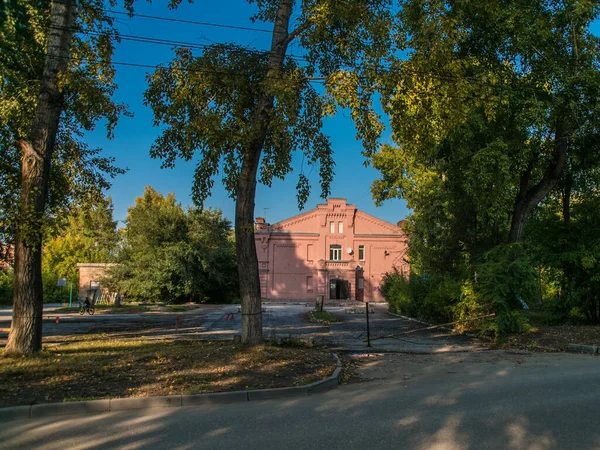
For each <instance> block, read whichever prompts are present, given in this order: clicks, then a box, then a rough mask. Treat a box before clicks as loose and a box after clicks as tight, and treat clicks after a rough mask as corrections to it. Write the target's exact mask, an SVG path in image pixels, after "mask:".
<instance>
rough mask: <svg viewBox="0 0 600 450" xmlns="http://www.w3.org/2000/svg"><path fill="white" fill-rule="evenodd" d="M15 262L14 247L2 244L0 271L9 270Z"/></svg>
mask: <svg viewBox="0 0 600 450" xmlns="http://www.w3.org/2000/svg"><path fill="white" fill-rule="evenodd" d="M14 260H15V248H14V246H12V245H4V244H0V270H8V269H10V268H11V267H12V265H13V263H14Z"/></svg>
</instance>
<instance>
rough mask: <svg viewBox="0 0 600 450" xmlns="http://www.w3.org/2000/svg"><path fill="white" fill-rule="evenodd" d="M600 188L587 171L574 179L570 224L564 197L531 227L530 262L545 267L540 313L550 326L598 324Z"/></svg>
mask: <svg viewBox="0 0 600 450" xmlns="http://www.w3.org/2000/svg"><path fill="white" fill-rule="evenodd" d="M584 183H585V184H584ZM598 186H600V177H599V176H598V174H597V173H594V172H591V173H590V172H588V173H587V176H586V177H585V180H579V181H578V180H575V186H574V187H575V188H576V189H577V191H575V193H573V194H572V205H571V207H570V211H569V220H568V221H565V220H564V211H563V210H562V207H563V205H564V198H561V197H559V196H555V197H553V198H551V199H548V201H547V202H545V204H544V205H543V206H542V208H541V209H540V211H539V213H538V214H537V215H536V216H535V217H534V219H533V220H532V221H531V222H530V224H529V226H528V237H527V245H528V250H529V253H530V254H531V258H532V259H534V260H536V261H537V262H538V264H539V265H540V266H543V267H545V270H544V273H543V277H542V282H543V292H542V294H543V295H542V297H543V299H542V309H543V310H544V311H545V312H546V315H547V321H548V322H549V323H553V324H555V323H562V322H578V321H581V320H585V321H587V322H591V323H598V322H600V294H599V292H600V229H598V225H597V224H598V223H599V222H600V196H599V195H598V193H597V187H598ZM571 312H572V314H571ZM582 316H583V317H584V318H585V319H582Z"/></svg>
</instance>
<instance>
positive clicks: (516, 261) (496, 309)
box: [381, 245, 538, 342]
mask: <svg viewBox="0 0 600 450" xmlns="http://www.w3.org/2000/svg"><path fill="white" fill-rule="evenodd" d="M470 270H471V273H470V274H469V275H468V276H466V277H465V278H462V279H461V278H454V277H439V276H438V277H429V276H421V275H417V274H415V273H411V274H410V276H409V277H408V278H405V277H404V276H403V275H402V274H400V273H399V272H397V271H396V272H392V273H388V274H386V275H385V276H384V279H383V285H382V288H381V292H382V294H383V296H384V297H385V299H386V300H387V301H388V302H389V305H390V310H391V311H393V312H397V313H400V314H405V315H408V316H410V317H415V318H418V319H422V320H426V321H429V322H433V323H448V322H454V321H461V320H467V319H473V318H475V317H478V316H482V315H487V314H490V313H496V314H497V317H496V318H493V319H486V320H479V321H476V322H466V323H463V324H458V325H457V327H456V328H457V329H458V330H461V331H462V330H466V329H478V330H480V331H482V332H484V333H490V334H491V335H492V337H494V339H495V340H496V341H497V342H501V341H503V340H504V339H506V336H507V335H508V334H510V333H515V332H518V331H522V330H524V329H526V328H527V324H526V322H525V321H524V320H522V319H521V318H520V317H521V316H520V314H518V311H519V310H520V309H522V307H523V304H522V303H521V300H522V301H523V302H525V303H530V302H532V301H534V299H535V296H536V295H537V287H538V284H537V273H536V271H535V270H534V269H533V268H532V266H531V264H530V262H529V261H528V260H527V258H526V257H525V256H524V252H523V248H522V246H520V245H500V246H498V247H496V248H494V249H493V250H491V251H490V252H488V253H487V254H486V255H485V260H484V262H482V263H481V264H478V265H475V266H473V267H471V268H470Z"/></svg>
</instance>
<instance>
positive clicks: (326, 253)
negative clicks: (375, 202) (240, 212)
mask: <svg viewBox="0 0 600 450" xmlns="http://www.w3.org/2000/svg"><path fill="white" fill-rule="evenodd" d="M400 225H401V222H399V223H398V225H393V224H391V223H388V222H385V221H383V220H381V219H378V218H376V217H373V216H371V215H369V214H366V213H364V212H362V211H360V210H358V209H357V208H356V206H355V205H350V204H348V203H346V199H343V198H329V199H327V203H326V204H321V205H317V207H316V208H315V209H312V210H310V211H307V212H305V213H302V214H298V215H297V216H294V217H290V218H289V219H286V220H283V221H281V222H278V223H275V224H273V225H269V224H267V223H265V220H264V219H263V218H260V217H258V218H257V219H256V235H255V236H256V237H255V238H256V252H257V255H258V267H259V270H260V284H261V289H262V296H263V298H264V299H266V300H309V299H310V300H314V299H316V297H317V296H318V295H323V296H324V297H325V299H326V300H327V299H340V300H342V299H352V300H361V301H382V300H383V298H382V297H381V294H380V292H379V285H380V283H381V279H382V277H383V275H384V274H385V273H386V272H389V271H391V270H392V269H393V268H394V267H396V268H397V269H398V270H400V271H403V272H405V273H408V270H409V269H408V264H407V263H406V261H405V256H406V245H407V244H406V235H405V234H404V233H403V232H402V230H401V228H400Z"/></svg>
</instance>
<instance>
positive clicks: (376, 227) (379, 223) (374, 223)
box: [354, 211, 403, 234]
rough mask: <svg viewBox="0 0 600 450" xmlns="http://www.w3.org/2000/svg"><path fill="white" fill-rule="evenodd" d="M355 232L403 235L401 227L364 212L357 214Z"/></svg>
mask: <svg viewBox="0 0 600 450" xmlns="http://www.w3.org/2000/svg"><path fill="white" fill-rule="evenodd" d="M354 232H355V233H356V234H403V233H402V229H401V228H400V227H398V226H396V225H394V224H391V223H389V222H386V221H385V220H381V219H378V218H377V217H374V216H372V215H370V214H367V213H364V212H362V211H357V213H356V219H355V221H354Z"/></svg>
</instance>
